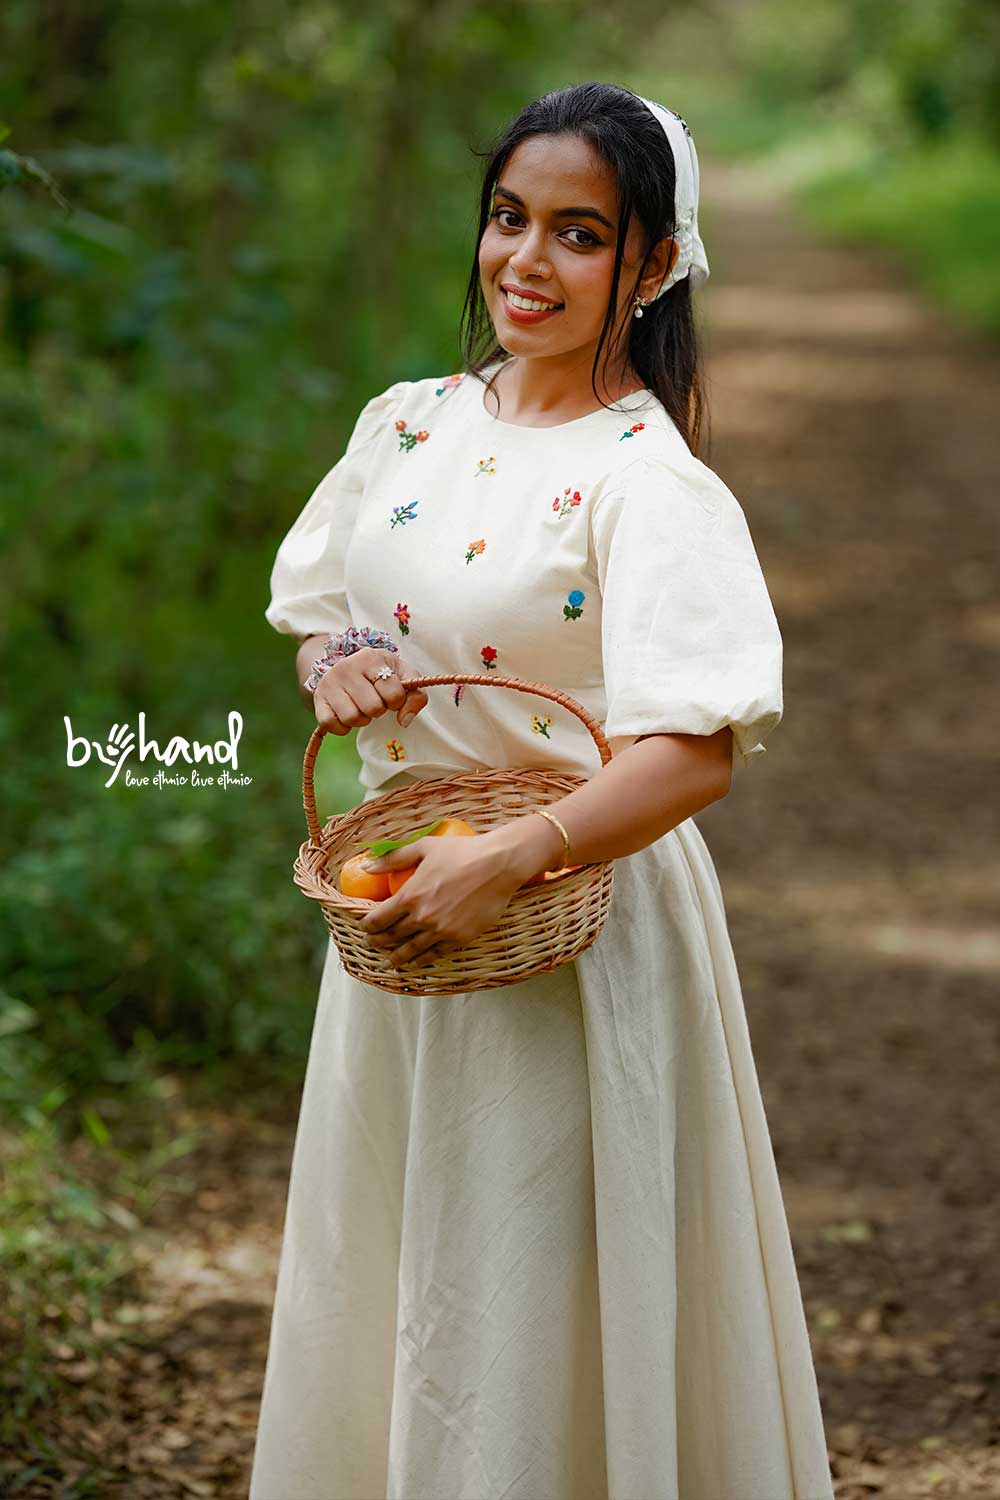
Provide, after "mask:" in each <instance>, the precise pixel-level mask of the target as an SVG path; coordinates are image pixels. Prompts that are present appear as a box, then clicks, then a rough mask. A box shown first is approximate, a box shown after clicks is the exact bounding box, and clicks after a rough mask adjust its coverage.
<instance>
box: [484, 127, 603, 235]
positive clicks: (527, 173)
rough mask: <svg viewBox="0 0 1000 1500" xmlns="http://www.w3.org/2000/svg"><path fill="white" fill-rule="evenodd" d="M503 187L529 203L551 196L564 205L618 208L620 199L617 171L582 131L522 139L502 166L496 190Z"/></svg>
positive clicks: (539, 202)
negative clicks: (616, 177)
mask: <svg viewBox="0 0 1000 1500" xmlns="http://www.w3.org/2000/svg"><path fill="white" fill-rule="evenodd" d="M501 187H504V188H512V189H513V190H514V192H516V193H517V194H518V196H519V197H520V198H522V199H523V200H524V201H525V202H526V203H527V202H537V203H538V204H542V203H547V202H548V200H550V199H551V200H553V201H552V205H551V206H553V207H560V208H561V207H564V206H569V205H573V204H584V203H592V204H593V205H594V206H595V207H597V208H604V209H605V210H606V209H608V208H610V209H612V210H614V208H615V205H616V202H617V193H616V187H615V178H614V173H613V171H612V170H611V168H610V167H609V166H608V164H607V162H605V161H603V160H602V158H601V157H600V156H599V155H598V153H597V152H596V151H595V150H594V148H593V146H592V145H591V144H590V142H589V141H586V140H584V138H583V137H582V136H579V135H565V134H564V135H534V136H529V137H528V139H527V140H525V141H521V142H519V144H518V145H517V146H515V148H514V150H513V151H512V152H511V154H510V156H508V158H507V161H506V163H505V165H504V166H503V167H502V168H501V169H500V173H499V175H498V177H497V183H496V189H495V190H499V189H500V188H501ZM567 194H569V196H567ZM581 195H582V196H581ZM556 198H558V199H559V202H558V204H556V203H555V201H554V200H555V199H556ZM609 217H610V215H609Z"/></svg>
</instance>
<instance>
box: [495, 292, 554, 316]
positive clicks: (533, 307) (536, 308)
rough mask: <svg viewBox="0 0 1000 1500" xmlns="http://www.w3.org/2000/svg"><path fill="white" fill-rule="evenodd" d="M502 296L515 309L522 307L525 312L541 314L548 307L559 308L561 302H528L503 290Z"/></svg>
mask: <svg viewBox="0 0 1000 1500" xmlns="http://www.w3.org/2000/svg"><path fill="white" fill-rule="evenodd" d="M504 296H505V297H506V298H507V300H508V301H509V302H512V303H513V304H514V306H515V307H523V308H524V309H525V311H526V312H542V311H545V310H547V309H548V308H550V307H561V306H562V303H561V302H529V301H528V299H527V297H518V296H516V294H515V293H514V292H508V291H507V290H506V289H505V290H504Z"/></svg>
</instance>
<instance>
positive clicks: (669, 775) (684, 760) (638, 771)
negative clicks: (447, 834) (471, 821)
mask: <svg viewBox="0 0 1000 1500" xmlns="http://www.w3.org/2000/svg"><path fill="white" fill-rule="evenodd" d="M732 774H733V737H732V730H731V729H730V727H729V725H728V724H726V725H723V727H722V728H721V729H720V730H718V732H717V733H716V734H711V735H703V734H647V735H641V736H640V737H639V738H638V739H636V740H635V741H634V743H632V744H629V745H627V747H626V748H625V749H624V750H621V751H619V752H618V753H617V754H616V755H615V756H614V757H613V759H612V760H610V761H609V762H608V764H607V765H606V766H604V767H602V769H601V770H600V771H599V772H598V774H597V775H596V776H594V777H592V778H591V780H590V781H588V782H587V783H586V785H585V786H581V787H578V788H577V789H576V791H575V792H570V793H569V794H568V795H567V796H565V797H562V798H560V799H559V801H558V802H549V803H546V807H547V808H548V809H549V811H551V812H552V813H554V814H555V816H556V817H557V818H558V819H559V821H560V822H561V823H562V824H563V826H564V827H565V829H566V833H567V835H568V837H569V844H570V858H571V859H572V862H573V863H574V864H575V865H579V864H594V863H597V862H598V861H600V860H605V859H621V858H623V857H624V856H625V855H627V854H635V853H636V851H637V850H639V849H645V848H646V846H647V845H648V844H652V843H654V842H655V840H656V839H658V838H662V837H663V835H664V834H665V833H669V832H670V830H671V828H676V827H677V825H678V823H683V821H684V819H685V818H690V817H691V816H692V814H694V813H696V812H700V811H701V809H702V808H703V807H708V806H709V804H710V803H712V802H717V801H718V800H719V798H720V797H724V796H725V795H726V793H727V792H728V791H729V788H730V786H731V784H732ZM486 837H487V838H489V839H490V840H491V841H492V842H494V843H495V844H496V846H497V848H498V849H499V850H500V851H501V852H502V853H503V854H504V855H505V857H506V858H507V859H508V861H509V865H510V870H511V874H512V875H514V876H517V877H518V880H519V882H523V881H525V880H529V879H530V878H531V877H532V875H537V874H538V873H539V871H540V870H551V869H554V868H556V867H557V866H558V865H559V864H560V862H561V860H562V853H563V846H562V839H561V838H560V836H559V830H558V829H557V828H554V827H553V826H552V824H551V823H550V822H549V820H548V819H547V818H542V817H539V816H538V815H537V814H526V815H525V816H524V817H521V818H515V819H513V820H512V821H511V822H510V823H504V824H502V825H501V826H500V827H499V828H496V829H494V830H492V831H491V832H490V833H489V834H487V835H486Z"/></svg>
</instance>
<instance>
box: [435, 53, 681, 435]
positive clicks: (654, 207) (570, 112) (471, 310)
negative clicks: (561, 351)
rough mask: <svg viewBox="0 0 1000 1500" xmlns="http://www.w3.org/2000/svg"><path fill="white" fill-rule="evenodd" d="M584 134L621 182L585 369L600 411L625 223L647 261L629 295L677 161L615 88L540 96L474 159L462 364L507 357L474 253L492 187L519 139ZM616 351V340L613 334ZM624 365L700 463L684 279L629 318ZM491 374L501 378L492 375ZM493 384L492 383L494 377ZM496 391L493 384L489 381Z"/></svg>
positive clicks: (666, 224)
mask: <svg viewBox="0 0 1000 1500" xmlns="http://www.w3.org/2000/svg"><path fill="white" fill-rule="evenodd" d="M562 134H572V135H579V136H583V137H584V139H585V140H587V141H589V143H590V144H591V146H593V147H594V149H595V150H596V151H597V153H598V154H599V155H600V156H601V157H602V158H603V159H604V161H605V162H606V163H607V164H608V166H609V167H610V168H611V169H612V171H613V172H614V174H615V179H616V181H617V184H618V210H619V218H618V239H617V243H616V245H615V265H614V273H613V276H612V280H611V291H610V294H609V298H608V306H607V310H606V312H605V316H604V325H603V327H602V329H601V337H600V341H599V342H598V346H597V351H596V354H595V357H594V367H593V369H592V371H591V388H592V389H593V392H594V395H595V397H596V398H597V400H598V401H599V402H600V403H601V405H602V406H604V405H605V402H604V401H603V399H602V397H601V395H600V392H599V391H598V389H597V385H596V376H597V372H598V369H599V368H600V361H601V353H602V350H605V345H606V344H607V346H608V347H607V349H606V351H605V355H604V359H605V370H606V368H607V358H608V354H610V353H611V352H612V349H613V347H614V346H613V345H612V344H609V343H608V336H609V333H611V331H612V329H613V326H614V319H615V309H616V305H617V299H618V286H619V281H620V278H621V265H622V251H623V248H624V245H625V236H626V234H627V231H628V224H629V219H630V216H631V215H633V214H634V215H635V217H636V219H637V221H638V223H639V224H640V225H641V227H642V229H643V231H644V234H645V243H644V247H643V260H642V264H641V266H640V267H639V271H638V274H637V276H636V284H635V286H634V287H633V288H632V293H633V295H634V294H635V292H636V290H637V288H638V284H639V282H640V281H641V279H642V277H643V275H644V273H645V270H646V267H647V265H648V264H649V257H650V254H651V252H652V250H653V248H654V246H655V244H656V243H657V241H658V240H660V239H662V238H663V237H664V236H666V235H670V234H672V233H673V232H674V228H675V224H674V180H675V172H674V158H673V152H672V151H671V149H670V143H669V141H668V140H667V137H666V134H665V132H664V130H663V127H662V126H661V125H660V123H659V121H658V120H657V119H656V117H655V116H654V115H653V113H652V111H651V110H649V109H647V107H646V105H645V104H643V102H642V100H641V99H639V98H638V97H637V95H635V94H633V93H632V92H631V91H630V90H629V89H626V88H621V87H620V86H619V85H618V84H614V83H577V84H573V85H572V86H571V87H569V88H564V89H555V90H554V91H553V92H552V93H549V94H543V95H542V97H541V98H540V99H536V100H535V101H534V102H533V103H532V104H526V105H525V107H524V108H523V109H522V110H521V112H520V113H519V114H518V115H517V116H516V117H515V118H514V119H513V120H512V121H511V122H510V124H509V125H507V126H506V128H505V129H504V130H502V131H501V133H500V135H499V136H498V137H497V139H496V140H495V141H494V144H493V145H492V146H490V147H489V148H488V149H487V150H485V151H475V149H474V148H473V149H474V154H475V155H476V156H479V157H482V158H484V159H485V160H486V165H485V168H484V175H483V186H482V193H481V196H480V201H479V233H478V235H477V238H476V251H475V255H474V257H473V262H472V273H471V275H470V277H469V285H468V288H467V291H466V296H465V304H464V306H463V309H462V319H461V329H462V333H461V344H462V349H461V352H462V358H463V360H464V361H465V366H466V369H467V370H468V371H469V373H473V374H476V375H478V376H480V377H481V376H482V374H483V371H484V369H485V368H486V366H488V365H491V364H493V363H494V362H495V361H497V360H500V361H501V363H502V362H503V361H504V360H506V359H507V358H508V357H509V356H508V354H507V351H506V350H505V349H504V348H503V346H502V345H501V344H500V343H499V342H498V341H497V337H496V330H495V329H494V327H493V324H492V321H491V319H490V316H489V313H488V311H487V307H486V302H485V299H484V297H483V293H482V286H481V283H480V275H479V246H480V243H481V242H482V238H483V234H484V232H485V230H486V226H487V224H488V222H489V216H490V208H491V206H492V202H493V189H494V186H495V184H496V182H497V179H498V178H499V176H500V173H501V171H502V170H503V167H504V166H505V164H506V162H507V159H508V157H509V156H510V155H511V153H512V152H513V150H514V148H515V147H516V146H518V145H519V144H520V143H521V141H523V140H527V138H528V137H529V136H535V135H562ZM618 339H619V347H620V339H621V334H620V333H619V335H618ZM625 342H626V345H627V351H628V361H629V363H630V364H631V366H632V368H633V369H634V370H635V371H636V373H637V374H638V376H639V377H640V379H641V380H642V383H643V385H644V386H646V387H647V388H648V389H649V390H651V391H652V392H653V393H654V395H656V396H657V397H658V398H659V400H660V401H661V402H662V403H663V405H664V407H665V408H666V410H667V412H668V413H669V415H670V417H671V419H672V420H673V422H674V423H675V424H676V426H677V428H678V430H679V431H680V433H681V435H682V436H683V438H684V440H685V442H686V443H687V445H688V447H689V448H690V450H691V452H692V453H694V454H695V455H696V456H697V454H698V449H699V447H700V442H701V428H702V418H703V414H704V411H705V399H704V391H703V381H702V374H701V353H700V346H699V341H698V335H697V331H696V328H695V320H694V310H693V307H692V302H691V286H690V281H689V278H688V277H687V276H685V277H683V278H682V279H681V280H680V281H677V282H675V283H674V285H673V286H672V287H670V289H669V290H668V291H667V292H665V293H664V294H663V296H662V297H658V298H656V300H655V301H653V302H650V303H649V304H648V305H647V306H646V307H645V308H644V310H643V316H642V317H641V318H635V317H629V318H628V332H627V335H626V336H625ZM496 373H499V371H497V372H496ZM494 378H495V376H494ZM490 384H492V382H490Z"/></svg>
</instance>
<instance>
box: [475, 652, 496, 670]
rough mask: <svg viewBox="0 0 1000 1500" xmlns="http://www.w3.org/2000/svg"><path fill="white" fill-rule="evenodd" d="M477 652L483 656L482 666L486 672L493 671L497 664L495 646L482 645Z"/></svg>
mask: <svg viewBox="0 0 1000 1500" xmlns="http://www.w3.org/2000/svg"><path fill="white" fill-rule="evenodd" d="M479 654H480V656H481V657H482V658H483V666H484V667H485V668H486V670H487V672H493V671H495V670H496V664H497V648H496V647H495V646H484V647H483V649H482V651H481V652H480V653H479Z"/></svg>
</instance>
